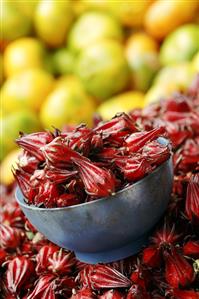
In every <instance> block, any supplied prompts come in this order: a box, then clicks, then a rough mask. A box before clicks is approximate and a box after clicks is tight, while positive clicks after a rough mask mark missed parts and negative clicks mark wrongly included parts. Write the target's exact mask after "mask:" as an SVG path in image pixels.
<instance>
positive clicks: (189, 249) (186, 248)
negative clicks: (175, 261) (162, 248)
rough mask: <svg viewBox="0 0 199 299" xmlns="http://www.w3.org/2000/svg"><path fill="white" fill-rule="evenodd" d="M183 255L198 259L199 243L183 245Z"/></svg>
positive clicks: (193, 242) (191, 242) (192, 242)
mask: <svg viewBox="0 0 199 299" xmlns="http://www.w3.org/2000/svg"><path fill="white" fill-rule="evenodd" d="M183 254H184V255H188V256H191V257H193V258H199V241H188V242H187V243H185V244H184V245H183Z"/></svg>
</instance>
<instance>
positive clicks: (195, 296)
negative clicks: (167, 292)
mask: <svg viewBox="0 0 199 299" xmlns="http://www.w3.org/2000/svg"><path fill="white" fill-rule="evenodd" d="M171 294H172V295H173V297H172V298H174V299H199V292H197V291H194V290H188V291H187V290H179V289H173V290H172V291H171Z"/></svg>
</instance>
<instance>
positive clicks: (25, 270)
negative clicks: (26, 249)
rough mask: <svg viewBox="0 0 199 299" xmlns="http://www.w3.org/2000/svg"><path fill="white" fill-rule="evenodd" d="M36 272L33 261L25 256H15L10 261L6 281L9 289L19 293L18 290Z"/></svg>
mask: <svg viewBox="0 0 199 299" xmlns="http://www.w3.org/2000/svg"><path fill="white" fill-rule="evenodd" d="M33 273H34V265H33V262H32V261H31V260H30V259H29V258H26V257H25V256H19V257H15V258H14V259H13V260H12V261H11V262H9V263H8V270H7V272H6V281H7V287H8V290H9V291H10V292H11V293H13V294H17V292H18V290H19V289H20V288H21V287H22V285H24V284H25V283H26V282H27V281H28V280H29V278H30V276H32V275H33Z"/></svg>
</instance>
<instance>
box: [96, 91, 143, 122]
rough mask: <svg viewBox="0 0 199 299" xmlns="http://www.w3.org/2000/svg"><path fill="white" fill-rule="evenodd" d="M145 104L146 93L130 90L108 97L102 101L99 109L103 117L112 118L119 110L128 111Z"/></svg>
mask: <svg viewBox="0 0 199 299" xmlns="http://www.w3.org/2000/svg"><path fill="white" fill-rule="evenodd" d="M144 104H145V98H144V94H143V93H142V92H140V91H129V92H125V93H122V94H120V95H118V96H115V97H113V98H111V99H108V100H107V101H106V102H104V103H102V104H101V105H100V106H99V107H98V109H97V111H98V113H99V114H100V115H101V116H102V118H103V119H110V118H112V117H113V116H114V115H115V114H116V113H118V112H126V113H128V112H129V111H131V110H133V109H136V108H143V107H144Z"/></svg>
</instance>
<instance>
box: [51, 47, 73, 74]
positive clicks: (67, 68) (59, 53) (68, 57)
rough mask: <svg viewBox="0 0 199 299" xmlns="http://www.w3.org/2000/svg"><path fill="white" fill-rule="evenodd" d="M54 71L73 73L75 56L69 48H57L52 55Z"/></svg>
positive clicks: (57, 72)
mask: <svg viewBox="0 0 199 299" xmlns="http://www.w3.org/2000/svg"><path fill="white" fill-rule="evenodd" d="M51 61H52V65H53V72H54V73H55V74H56V75H64V74H71V73H72V72H73V68H74V62H75V58H74V55H73V53H71V51H69V50H68V49H67V48H59V49H57V50H56V51H55V52H54V53H53V54H52V56H51Z"/></svg>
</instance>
